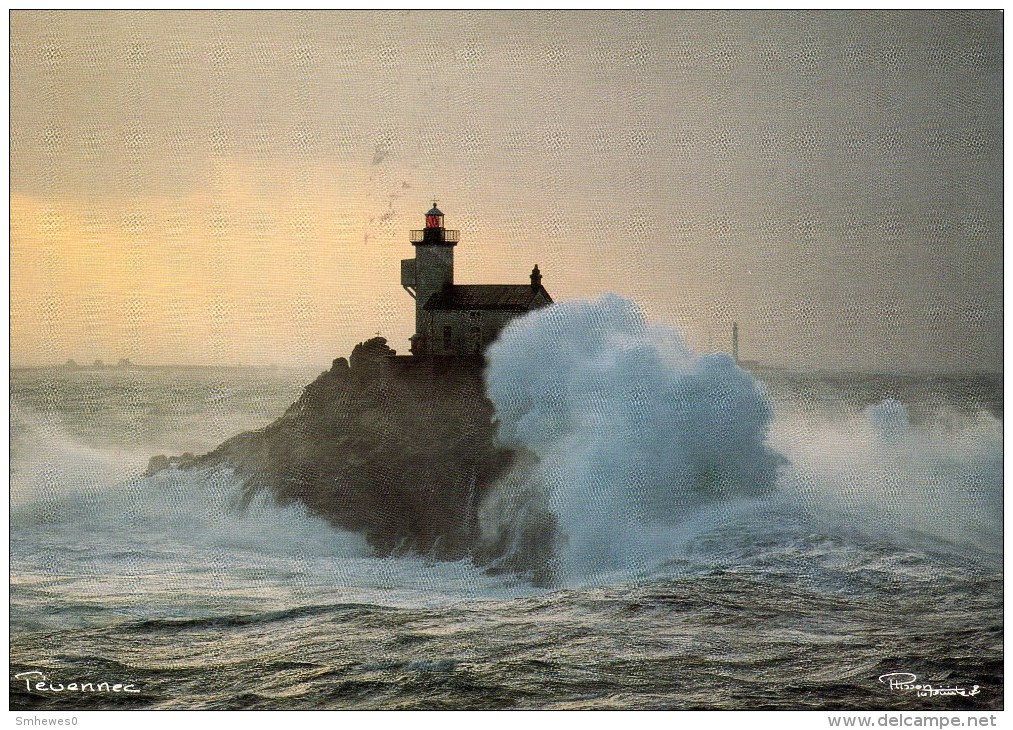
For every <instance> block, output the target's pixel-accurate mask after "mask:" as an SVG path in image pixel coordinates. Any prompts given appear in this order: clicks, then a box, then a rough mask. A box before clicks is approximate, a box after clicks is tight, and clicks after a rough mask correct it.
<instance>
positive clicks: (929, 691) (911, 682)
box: [879, 672, 981, 697]
mask: <svg viewBox="0 0 1013 730" xmlns="http://www.w3.org/2000/svg"><path fill="white" fill-rule="evenodd" d="M879 681H880V682H881V683H882V684H885V685H888V686H889V687H890V689H892V690H896V691H898V692H915V693H917V695H918V696H919V697H958V696H959V697H974V696H975V695H976V694H978V693H979V692H981V687H980V686H978V685H976V684H975V685H973V686H972V687H971V688H970V689H968V688H967V687H960V686H953V687H933V686H932V685H931V684H928V683H925V682H919V681H918V675H916V674H912V673H911V672H892V673H890V674H882V675H880V677H879Z"/></svg>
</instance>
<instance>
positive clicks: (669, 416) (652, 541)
mask: <svg viewBox="0 0 1013 730" xmlns="http://www.w3.org/2000/svg"><path fill="white" fill-rule="evenodd" d="M486 385H487V393H488V396H489V398H490V400H491V401H492V402H493V404H494V406H495V408H496V418H497V419H498V422H499V431H498V434H499V438H500V439H501V440H502V442H503V443H504V444H505V445H507V446H510V447H513V448H521V449H524V450H526V451H527V452H529V453H530V454H531V455H532V456H533V459H532V460H531V461H530V462H528V463H527V464H526V465H525V466H522V467H520V468H519V469H518V470H515V473H513V474H512V475H510V477H508V478H506V479H504V480H503V481H502V483H501V485H500V489H499V490H496V491H495V492H494V493H493V495H492V496H491V497H490V498H489V499H487V502H486V504H485V505H484V506H483V514H482V515H481V520H482V527H483V533H484V534H485V535H486V536H487V538H488V539H498V540H502V539H503V537H502V536H503V535H504V533H506V534H511V533H512V534H514V535H521V534H523V533H524V532H525V531H526V530H528V524H527V521H526V520H527V518H530V517H532V516H536V517H537V518H538V519H540V520H542V521H543V522H544V521H545V520H546V519H547V518H546V516H545V513H546V512H547V513H549V514H550V515H551V517H552V518H553V519H554V520H555V521H556V523H557V529H556V539H555V559H556V565H555V567H556V569H557V570H558V572H559V574H560V577H562V578H563V580H564V581H574V580H576V581H591V582H598V581H601V580H605V579H606V577H607V576H608V575H610V574H612V573H615V572H622V573H629V572H630V571H634V572H639V571H646V570H649V569H650V568H651V567H652V566H653V565H654V564H655V563H656V562H657V561H658V560H659V559H663V558H664V557H666V552H667V551H668V549H669V547H670V546H671V544H672V543H673V542H677V541H678V540H679V525H680V522H681V521H683V520H684V519H685V518H686V517H687V516H688V515H689V514H690V513H692V512H693V511H694V510H695V509H697V508H699V507H701V506H703V505H706V504H708V503H714V502H720V501H723V500H728V499H733V498H741V497H748V496H756V495H760V494H764V493H766V492H768V491H770V490H771V489H772V488H773V486H774V483H775V479H776V473H777V468H778V465H779V464H780V463H781V462H782V459H781V457H780V456H779V455H778V454H777V453H776V452H775V451H773V450H772V449H771V448H769V447H768V446H767V445H766V443H765V438H766V433H767V429H768V426H769V424H770V421H771V418H772V409H771V406H770V403H769V402H768V400H767V398H766V396H765V394H764V392H763V390H762V388H761V387H760V385H759V384H758V383H757V382H756V380H754V379H753V378H752V376H750V375H749V373H747V372H745V371H743V370H742V369H740V368H739V367H738V366H737V365H736V364H735V363H734V362H733V361H732V359H731V358H730V357H729V356H727V355H725V354H720V353H719V354H706V355H697V354H694V353H693V352H692V351H691V350H690V349H689V348H688V347H687V346H686V344H685V342H684V341H683V339H682V337H681V336H680V335H679V333H678V332H676V331H674V330H672V329H670V328H661V327H656V326H651V325H649V324H648V323H647V321H646V319H645V317H644V315H643V313H642V312H641V310H640V309H639V308H638V306H637V305H636V304H635V303H634V302H632V301H630V300H628V299H624V298H622V297H619V296H615V295H611V294H606V295H604V296H602V297H600V298H598V299H596V300H594V301H573V302H563V303H559V304H555V305H553V306H551V307H548V308H546V309H543V310H540V311H538V312H534V313H531V314H529V315H527V316H525V317H523V318H520V319H518V320H515V321H513V322H512V323H511V324H510V325H508V326H507V327H506V329H505V330H504V331H503V333H502V334H501V335H500V338H499V340H497V342H496V343H494V344H493V345H492V346H491V347H490V349H489V351H488V368H487V371H486ZM515 542H516V543H517V544H518V545H522V544H523V540H521V539H518V540H516V541H515Z"/></svg>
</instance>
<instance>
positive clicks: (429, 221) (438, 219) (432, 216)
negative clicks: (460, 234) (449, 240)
mask: <svg viewBox="0 0 1013 730" xmlns="http://www.w3.org/2000/svg"><path fill="white" fill-rule="evenodd" d="M426 228H443V213H442V212H441V211H440V209H439V208H437V207H436V201H435V200H434V201H433V207H432V210H430V211H429V212H427V213H426Z"/></svg>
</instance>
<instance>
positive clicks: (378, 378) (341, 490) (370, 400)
mask: <svg viewBox="0 0 1013 730" xmlns="http://www.w3.org/2000/svg"><path fill="white" fill-rule="evenodd" d="M393 352H394V351H393V350H391V349H390V348H389V347H387V344H386V340H384V339H383V338H375V339H372V340H369V341H367V342H364V343H361V344H360V345H358V346H356V347H355V349H354V351H353V352H352V355H351V358H350V360H351V365H350V369H347V368H344V367H342V366H341V365H339V364H338V363H339V362H342V360H343V359H342V358H338V359H337V360H335V365H334V366H333V367H332V368H331V369H330V370H328V371H326V372H324V373H321V375H320V376H319V377H317V379H316V380H314V381H313V382H312V383H310V384H309V385H307V386H306V388H305V390H304V391H303V393H302V396H301V397H300V398H299V400H297V401H296V402H295V403H293V404H292V405H291V406H290V407H289V408H288V410H287V411H286V412H285V414H284V415H283V416H282V417H281V418H279V419H278V420H276V421H275V422H274V423H272V424H270V425H269V426H267V427H266V428H263V429H261V430H259V431H251V432H247V433H242V434H239V435H238V436H235V437H233V438H231V439H229V440H228V441H226V442H225V443H223V444H222V445H221V446H219V447H218V448H217V449H215V450H214V451H212V452H210V453H208V454H205V455H203V456H198V457H196V458H193V457H192V456H191V455H189V454H184V455H183V456H182V457H179V458H178V459H173V460H166V459H165V457H154V458H153V459H152V463H151V464H149V468H148V471H149V472H150V473H154V471H152V470H153V468H154V467H156V466H157V467H158V468H159V469H163V468H167V467H168V466H169V463H168V462H169V461H172V462H173V463H174V464H178V466H179V467H180V468H191V467H200V468H215V467H220V466H225V467H229V468H231V469H232V470H233V471H234V473H235V474H236V476H237V477H238V478H239V479H241V480H242V481H243V484H244V487H245V492H244V494H245V500H246V501H247V502H248V501H249V499H251V498H252V497H253V496H254V495H255V494H256V493H257V492H260V491H266V492H268V493H270V494H272V495H273V496H274V498H275V499H276V500H277V501H278V502H279V503H280V504H288V503H292V502H296V501H298V502H301V503H303V504H304V505H306V507H307V508H308V509H309V510H310V511H311V512H313V513H315V514H317V515H319V516H321V517H323V518H325V519H327V520H328V521H330V522H331V523H332V524H334V525H336V526H338V527H340V528H343V529H347V530H353V531H356V532H359V533H362V534H363V535H364V536H365V537H366V539H367V540H368V542H369V543H370V545H371V546H372V547H373V549H374V550H375V552H376V553H377V554H380V555H390V554H405V553H417V554H422V555H427V556H431V557H434V558H437V559H444V560H459V559H461V558H466V557H471V558H472V559H474V560H476V562H479V563H481V564H489V563H492V562H494V561H495V562H496V563H497V565H499V566H500V567H501V568H502V567H504V566H505V567H506V568H507V569H516V570H520V571H523V572H532V571H533V573H534V575H536V576H537V575H538V573H539V570H541V569H542V568H544V566H545V565H547V562H546V561H547V560H548V555H549V553H551V551H552V536H553V534H554V529H555V523H554V520H553V518H552V517H551V515H549V514H548V512H546V515H545V519H544V520H543V521H542V522H540V523H538V522H537V521H536V523H535V524H537V525H538V527H537V532H538V533H539V534H538V535H534V536H531V537H533V538H534V539H532V540H531V541H530V542H531V545H532V547H530V548H526V552H525V551H520V552H518V553H517V554H518V555H520V556H522V557H523V560H522V561H521V562H522V563H523V564H517V563H516V561H513V562H511V561H510V560H506V561H505V560H503V557H504V555H505V553H506V552H507V551H508V550H509V551H515V544H514V543H515V542H516V538H517V536H510V539H507V537H505V536H503V535H500V536H496V537H493V538H491V539H485V538H483V537H482V535H481V530H480V528H479V520H478V514H479V508H480V506H481V505H482V503H483V500H484V499H485V497H486V496H487V495H488V494H489V492H490V490H492V489H494V488H495V486H496V484H497V482H498V481H499V480H500V478H501V477H503V476H504V475H505V474H506V473H507V472H509V471H510V468H511V465H512V464H513V463H514V461H515V459H516V458H517V456H518V455H517V454H516V453H514V452H512V451H509V450H506V449H503V448H501V447H500V446H499V445H498V444H497V442H496V438H495V436H496V427H495V424H494V422H493V416H494V411H493V406H492V403H490V402H489V400H488V399H487V398H486V396H485V388H484V383H483V379H482V369H483V363H482V361H481V359H480V358H476V359H468V358H445V359H444V358H414V357H400V358H396V357H393V356H392V355H393ZM156 460H158V461H157V462H156ZM521 537H522V538H523V537H525V536H521Z"/></svg>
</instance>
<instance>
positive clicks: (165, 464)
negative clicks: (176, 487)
mask: <svg viewBox="0 0 1013 730" xmlns="http://www.w3.org/2000/svg"><path fill="white" fill-rule="evenodd" d="M168 468H169V457H167V456H165V455H164V454H159V455H158V456H152V457H151V458H150V459H148V468H147V469H145V471H144V476H146V477H150V476H154V475H155V474H158V472H160V471H165V470H166V469H168Z"/></svg>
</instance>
